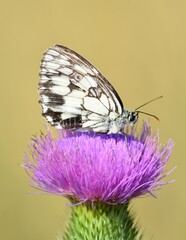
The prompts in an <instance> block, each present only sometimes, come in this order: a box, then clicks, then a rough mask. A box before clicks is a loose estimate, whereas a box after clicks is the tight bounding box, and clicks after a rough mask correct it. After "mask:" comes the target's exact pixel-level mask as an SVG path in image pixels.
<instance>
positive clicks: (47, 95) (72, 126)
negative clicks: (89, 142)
mask: <svg viewBox="0 0 186 240" xmlns="http://www.w3.org/2000/svg"><path fill="white" fill-rule="evenodd" d="M39 94H40V100H39V102H40V104H41V106H42V115H43V116H44V117H45V118H46V119H47V121H48V122H49V123H50V124H51V125H52V126H55V127H56V128H64V129H69V130H74V131H78V130H81V131H89V130H93V131H94V132H100V133H120V132H122V130H123V128H124V126H125V125H127V124H134V123H135V122H136V121H137V119H138V113H139V111H136V110H137V109H136V110H135V111H132V112H130V111H127V110H126V109H124V107H123V104H122V101H121V99H120V97H119V96H118V94H117V92H116V90H115V89H114V88H113V87H112V85H111V84H110V83H109V82H108V80H107V79H106V78H105V77H104V76H103V75H102V74H101V73H100V72H99V71H98V70H97V69H96V68H95V67H94V66H93V65H92V64H91V63H90V62H88V61H87V60H86V59H85V58H83V57H82V56H81V55H79V54H78V53H76V52H75V51H73V50H71V49H69V48H67V47H64V46H61V45H56V46H54V47H52V48H49V49H48V50H47V51H46V52H45V53H44V55H43V59H42V61H41V69H40V82H39Z"/></svg>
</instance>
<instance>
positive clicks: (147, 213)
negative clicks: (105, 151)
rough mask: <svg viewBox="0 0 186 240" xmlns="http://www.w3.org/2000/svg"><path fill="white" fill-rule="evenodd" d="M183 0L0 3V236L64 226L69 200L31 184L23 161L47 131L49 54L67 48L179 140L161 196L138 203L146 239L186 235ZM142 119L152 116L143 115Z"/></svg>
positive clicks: (49, 233) (15, 237)
mask: <svg viewBox="0 0 186 240" xmlns="http://www.w3.org/2000/svg"><path fill="white" fill-rule="evenodd" d="M185 13H186V1H184V0H183V1H181V0H177V1H176V0H175V1H174V0H156V1H153V0H140V1H138V0H118V1H109V0H107V1H106V0H104V1H99V0H94V1H85V0H82V1H81V0H80V1H75V0H74V1H72V0H69V1H65V0H54V1H48V0H45V1H41V0H37V1H36V0H33V1H23V0H17V1H1V8H0V25H1V26H0V44H1V45H0V46H1V47H0V66H1V70H0V104H1V106H0V121H1V124H0V127H1V130H0V133H1V143H0V154H1V158H0V159H1V162H0V163H1V166H0V178H1V179H0V184H1V186H0V189H1V196H0V201H1V202H0V239H3V240H23V239H24V240H25V239H26V240H33V239H44V240H51V239H55V236H56V234H57V233H58V232H59V231H63V230H64V229H65V224H66V222H67V220H68V216H69V207H67V206H65V202H67V201H66V200H65V199H64V198H61V197H59V196H52V195H47V194H43V193H40V192H38V191H36V190H35V189H33V188H31V187H30V186H29V183H28V176H27V175H26V173H25V171H24V169H23V168H22V167H21V166H20V164H22V163H23V154H24V151H25V150H26V149H27V144H28V143H29V142H30V138H31V137H32V136H33V135H34V134H37V133H39V131H40V130H44V125H45V123H46V122H45V120H44V119H43V118H42V116H41V109H40V106H39V104H38V93H37V85H38V79H39V76H38V72H39V64H40V60H41V57H42V53H43V51H45V50H46V49H47V48H48V47H50V46H53V45H54V44H56V43H58V44H63V45H65V46H68V47H70V48H72V49H74V50H76V51H78V52H79V53H80V54H82V55H83V56H85V57H86V58H87V59H88V60H89V61H91V62H92V63H93V64H94V65H95V66H96V67H97V68H98V69H99V70H100V71H101V72H102V73H103V74H104V75H105V76H106V77H107V78H108V79H109V81H110V82H111V83H112V85H113V86H114V87H115V89H116V90H117V91H118V93H119V95H120V96H121V99H122V100H123V102H124V106H126V108H127V109H134V108H136V107H138V106H139V105H140V104H142V103H144V102H146V101H148V100H150V99H152V98H154V97H158V96H160V95H163V96H164V98H163V99H161V100H158V101H157V102H154V103H152V104H149V105H148V106H146V107H144V108H143V110H144V111H147V112H150V113H153V114H156V115H157V116H158V117H159V118H160V120H161V121H160V124H159V123H157V122H156V121H155V120H154V119H149V121H150V124H151V126H152V128H153V130H154V131H156V129H159V130H160V136H161V142H162V144H164V143H165V142H166V141H167V140H168V139H169V138H172V139H173V140H174V142H175V147H174V151H173V155H172V157H171V159H170V162H169V165H168V168H167V170H170V169H171V168H172V167H174V166H177V169H176V170H175V171H174V173H172V174H171V175H170V176H169V177H168V178H167V179H166V180H167V181H168V180H170V179H175V180H176V182H175V183H173V184H170V185H167V186H164V187H163V189H162V190H161V191H160V193H159V192H158V193H157V199H155V198H153V197H148V196H147V197H145V198H140V199H136V200H135V201H133V211H134V212H135V213H136V216H137V219H138V222H139V224H140V225H141V227H142V229H143V230H144V234H145V239H154V240H167V239H168V240H174V239H179V240H180V239H181V240H182V239H185V228H186V218H185V214H186V213H185V210H186V207H185V206H186V192H185V180H186V177H185V171H186V170H185V169H186V152H184V149H185V150H186V145H185V138H184V137H186V131H185V129H186V128H185V126H186V120H185V118H186V14H185ZM140 119H141V120H140V121H142V120H145V119H148V116H145V115H143V116H142V115H141V116H140Z"/></svg>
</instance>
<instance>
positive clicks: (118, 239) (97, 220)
mask: <svg viewBox="0 0 186 240" xmlns="http://www.w3.org/2000/svg"><path fill="white" fill-rule="evenodd" d="M139 235H140V234H139V231H138V229H137V227H136V225H135V224H134V220H133V217H132V216H131V215H130V213H129V208H128V204H119V205H109V204H105V203H101V202H94V204H93V206H92V205H91V203H90V202H86V203H83V204H80V205H78V206H74V207H73V208H72V212H71V219H70V222H69V225H68V227H67V231H66V233H65V235H64V236H63V238H62V239H63V240H75V239H76V240H134V239H135V240H136V239H141V236H139Z"/></svg>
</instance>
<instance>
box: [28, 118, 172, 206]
mask: <svg viewBox="0 0 186 240" xmlns="http://www.w3.org/2000/svg"><path fill="white" fill-rule="evenodd" d="M64 135H65V136H64ZM172 146H173V143H172V141H171V140H169V141H168V142H167V144H166V145H164V146H161V145H160V143H159V137H158V134H156V135H153V134H152V133H151V131H150V128H149V126H148V124H147V123H145V124H144V126H143V129H142V131H141V132H140V133H138V134H136V129H135V128H133V129H132V130H131V131H130V132H129V131H128V133H127V134H123V135H122V134H111V135H107V134H95V133H66V134H64V131H63V130H60V131H58V137H54V136H53V135H52V134H51V133H50V131H48V133H47V134H46V135H41V136H40V137H38V138H35V139H33V141H32V143H31V144H30V149H31V155H25V165H24V166H25V168H26V170H27V172H28V173H29V175H30V178H31V182H32V185H33V186H35V187H36V188H39V189H42V190H44V191H46V192H50V193H52V194H58V195H61V196H65V197H68V198H70V199H73V202H74V201H75V202H85V201H91V202H94V201H102V202H105V203H112V204H119V203H126V202H128V201H130V200H131V199H132V198H135V197H138V196H141V195H144V194H146V193H151V192H152V191H154V190H156V189H159V188H160V187H161V186H162V185H163V184H165V183H164V182H162V178H163V177H164V176H165V174H164V170H165V167H166V164H167V161H168V159H169V157H170V154H171V150H172Z"/></svg>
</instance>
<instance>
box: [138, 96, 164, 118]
mask: <svg viewBox="0 0 186 240" xmlns="http://www.w3.org/2000/svg"><path fill="white" fill-rule="evenodd" d="M162 97H163V96H159V97H157V98H154V99H152V100H150V101H148V102H146V103H144V104H142V105H141V106H139V107H137V108H136V109H135V111H136V110H138V109H140V108H141V107H143V106H145V105H147V104H149V103H151V102H154V101H156V100H157V99H159V98H162ZM141 113H144V112H141ZM144 114H145V113H144ZM151 116H154V115H151Z"/></svg>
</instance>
